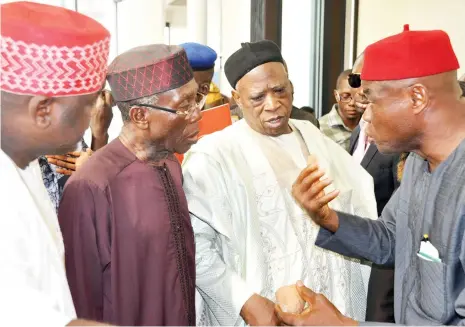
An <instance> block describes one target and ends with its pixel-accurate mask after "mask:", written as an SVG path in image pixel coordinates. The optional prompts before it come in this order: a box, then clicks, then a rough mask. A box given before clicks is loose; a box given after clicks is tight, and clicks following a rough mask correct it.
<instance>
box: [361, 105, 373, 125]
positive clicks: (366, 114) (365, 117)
mask: <svg viewBox="0 0 465 327" xmlns="http://www.w3.org/2000/svg"><path fill="white" fill-rule="evenodd" d="M362 119H363V120H364V121H366V122H367V123H371V105H368V106H367V107H366V109H365V111H364V112H363V115H362Z"/></svg>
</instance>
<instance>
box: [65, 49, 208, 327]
mask: <svg viewBox="0 0 465 327" xmlns="http://www.w3.org/2000/svg"><path fill="white" fill-rule="evenodd" d="M108 82H109V84H110V86H111V90H112V95H113V98H114V99H115V101H116V103H117V105H118V107H119V109H120V111H121V115H122V118H123V121H124V126H123V129H122V131H121V134H120V136H119V138H117V139H115V140H114V141H112V142H111V143H110V144H108V145H107V146H105V147H104V148H102V149H100V150H99V151H98V152H96V153H95V154H94V155H93V156H92V157H91V158H90V159H89V160H88V161H87V162H86V164H85V165H84V166H83V167H82V168H81V169H80V170H78V171H76V172H75V173H74V174H73V175H72V176H71V178H70V179H69V181H68V182H67V184H66V186H65V190H64V193H63V198H62V201H61V204H60V209H59V214H58V216H59V221H60V227H61V229H62V232H63V239H64V243H65V249H66V253H67V256H66V273H67V276H68V281H69V285H70V289H71V294H72V295H73V299H74V304H75V306H76V312H77V314H78V315H79V316H80V317H85V318H88V319H94V320H102V321H106V322H110V323H115V324H118V325H124V326H134V325H136V326H138V325H148V326H164V325H178V326H193V325H195V258H194V256H195V253H194V252H195V251H194V235H193V231H192V226H191V222H190V218H189V210H188V208H187V201H186V197H185V195H184V191H183V189H182V172H181V166H180V164H179V162H178V160H177V159H176V158H175V157H174V153H175V152H176V153H185V152H186V151H187V150H188V149H189V148H190V146H191V145H192V144H194V143H196V142H197V134H198V133H199V127H198V122H199V120H200V118H201V115H200V109H201V108H202V107H203V105H204V102H205V101H204V99H205V96H204V95H202V94H200V93H198V92H197V89H198V86H197V83H196V82H195V80H194V75H193V72H192V69H191V67H190V66H189V63H188V60H187V57H186V53H185V51H184V50H183V49H182V48H181V47H179V46H167V45H162V44H156V45H147V46H142V47H137V48H134V49H132V50H129V51H127V52H125V53H123V54H121V55H119V56H118V57H117V58H116V59H115V60H114V61H113V62H112V63H111V65H110V67H109V71H108Z"/></svg>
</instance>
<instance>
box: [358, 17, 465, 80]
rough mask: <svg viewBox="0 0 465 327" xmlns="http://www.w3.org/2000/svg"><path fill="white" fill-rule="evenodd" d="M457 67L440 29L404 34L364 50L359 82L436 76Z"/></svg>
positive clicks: (445, 36)
mask: <svg viewBox="0 0 465 327" xmlns="http://www.w3.org/2000/svg"><path fill="white" fill-rule="evenodd" d="M458 68H460V66H459V62H458V60H457V57H456V55H455V53H454V49H453V48H452V44H451V42H450V39H449V36H448V35H447V33H446V32H444V31H441V30H434V31H410V29H409V25H404V31H403V32H402V33H400V34H396V35H393V36H390V37H387V38H385V39H382V40H380V41H378V42H375V43H373V44H371V45H369V46H368V47H367V48H366V49H365V61H364V64H363V69H362V74H361V79H362V80H366V81H388V80H400V79H408V78H415V77H423V76H430V75H436V74H440V73H444V72H448V71H452V70H457V69H458Z"/></svg>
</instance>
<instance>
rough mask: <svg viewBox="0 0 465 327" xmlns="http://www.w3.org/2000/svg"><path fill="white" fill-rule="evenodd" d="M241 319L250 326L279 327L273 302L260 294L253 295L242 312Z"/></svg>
mask: <svg viewBox="0 0 465 327" xmlns="http://www.w3.org/2000/svg"><path fill="white" fill-rule="evenodd" d="M241 317H242V318H243V319H244V321H245V322H246V323H247V324H248V325H250V326H279V325H280V321H279V320H278V318H277V316H276V312H275V304H274V302H273V301H270V300H268V299H267V298H264V297H263V296H260V295H258V294H254V295H252V296H251V297H250V298H249V299H248V300H247V302H245V304H244V306H243V307H242V310H241Z"/></svg>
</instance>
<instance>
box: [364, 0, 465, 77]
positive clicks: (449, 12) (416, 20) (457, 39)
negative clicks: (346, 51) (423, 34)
mask: <svg viewBox="0 0 465 327" xmlns="http://www.w3.org/2000/svg"><path fill="white" fill-rule="evenodd" d="M464 17H465V0H443V1H439V0H389V1H387V0H360V4H359V17H358V42H357V52H358V53H361V52H362V51H363V50H364V49H365V47H366V46H368V45H369V44H371V43H373V42H376V41H378V40H379V39H382V38H384V37H387V36H390V35H393V34H397V33H400V32H402V29H403V26H404V24H410V29H411V30H431V29H441V30H444V31H446V32H447V33H448V34H449V37H450V38H451V41H452V46H453V47H454V50H455V53H456V55H457V57H458V60H459V63H460V64H461V68H460V70H459V76H460V75H461V74H463V73H465V18H464Z"/></svg>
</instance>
